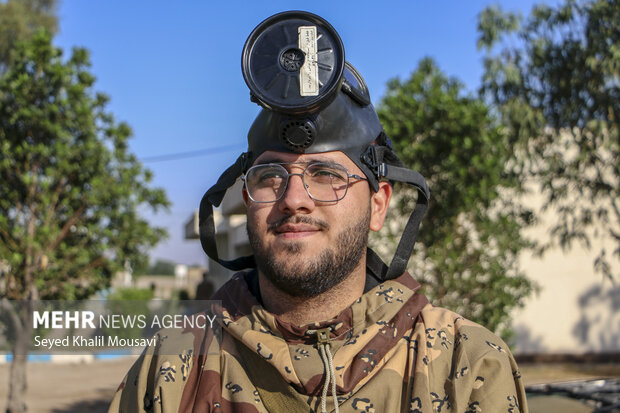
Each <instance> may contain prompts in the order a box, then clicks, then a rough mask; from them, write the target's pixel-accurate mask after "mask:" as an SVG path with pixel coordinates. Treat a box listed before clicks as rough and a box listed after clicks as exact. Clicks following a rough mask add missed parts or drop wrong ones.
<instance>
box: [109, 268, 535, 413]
mask: <svg viewBox="0 0 620 413" xmlns="http://www.w3.org/2000/svg"><path fill="white" fill-rule="evenodd" d="M419 288H420V285H419V284H418V283H417V282H416V281H415V280H414V279H413V278H412V277H411V276H410V275H409V274H407V273H405V274H403V275H402V276H400V277H399V278H397V279H394V280H390V281H387V282H384V283H382V284H379V285H376V286H375V287H374V288H371V289H370V290H368V291H366V292H365V293H364V294H363V295H362V296H361V297H360V298H359V299H358V300H357V301H355V302H354V303H353V304H352V305H351V306H349V307H348V308H347V309H345V310H344V311H343V312H341V313H340V314H339V315H338V316H337V317H336V318H335V319H333V320H329V321H326V322H321V323H315V324H312V325H309V326H303V327H299V326H294V325H290V324H287V323H285V322H282V321H281V320H279V319H278V318H277V317H276V316H274V315H273V314H271V313H269V312H268V311H266V310H265V309H264V308H263V307H262V306H261V305H260V304H259V302H258V301H257V300H256V298H255V297H254V295H252V293H251V292H250V289H249V287H248V282H247V281H246V277H245V276H244V274H242V273H239V274H237V275H235V276H234V277H233V278H232V279H231V280H230V281H229V282H228V283H227V284H226V285H225V286H224V287H223V288H222V289H221V290H220V291H219V292H218V293H217V294H216V296H215V299H219V300H221V303H222V304H221V305H222V307H221V310H222V312H221V317H222V324H223V328H222V330H221V333H219V334H218V333H214V332H213V330H208V331H206V332H203V334H202V335H200V334H184V335H183V334H177V336H174V337H167V336H164V337H163V338H166V340H163V339H162V340H161V341H160V344H158V346H159V347H158V348H157V349H155V351H154V352H145V353H143V355H142V356H141V357H140V358H139V359H138V360H137V361H136V363H135V364H134V366H133V367H132V368H131V369H130V371H129V372H128V373H127V375H126V377H125V379H124V380H123V382H122V383H121V385H120V387H119V389H118V391H117V393H116V395H115V397H114V400H113V401H112V404H111V406H110V409H109V413H118V412H123V413H138V412H144V411H146V412H157V413H160V412H161V413H173V412H194V413H206V412H244V413H245V412H247V413H254V412H261V413H262V412H267V411H268V410H267V408H266V407H265V405H264V403H263V398H262V396H261V395H263V394H264V393H261V391H260V390H261V386H257V385H255V384H253V380H252V379H251V378H250V377H256V373H257V372H254V376H253V375H252V374H249V375H248V373H247V372H246V370H247V368H248V367H247V365H248V363H247V359H246V360H244V353H247V351H248V350H247V349H250V350H251V351H253V352H254V353H255V354H257V355H258V356H260V358H259V360H258V362H259V363H261V364H262V365H264V369H261V372H258V374H261V376H260V377H261V381H263V382H264V381H265V380H267V382H268V383H267V386H266V387H269V381H271V382H273V388H276V389H277V388H281V385H282V384H283V383H284V386H285V387H287V388H288V389H290V394H292V395H293V396H292V397H293V398H297V399H298V400H301V401H302V402H303V403H304V407H305V405H307V410H305V411H308V412H319V411H321V402H322V401H323V400H324V399H325V397H323V398H322V388H323V384H324V381H325V378H326V376H327V373H325V370H326V368H325V367H324V363H323V358H322V357H321V355H320V354H319V351H317V336H316V334H312V332H316V331H317V330H319V329H321V328H330V331H331V333H330V339H329V342H330V348H331V353H332V354H333V366H334V370H333V371H335V377H336V385H337V386H336V392H337V400H338V404H339V411H340V412H343V413H346V412H376V413H383V412H411V413H413V412H419V413H427V412H428V413H430V412H437V413H439V412H441V413H449V412H450V413H452V412H458V413H463V412H467V413H474V412H483V413H499V412H506V413H517V412H527V407H526V400H525V392H524V389H523V384H522V382H521V376H520V374H519V371H518V369H517V365H516V363H515V361H514V359H513V357H512V355H511V354H510V351H509V349H508V347H507V346H506V344H504V343H503V342H502V340H501V339H499V338H498V337H497V336H495V335H494V334H493V333H491V332H489V331H488V330H487V329H485V328H483V327H481V326H480V325H478V324H475V323H473V322H471V321H468V320H466V319H464V318H463V317H460V316H459V315H457V314H455V313H453V312H451V311H448V310H445V309H442V308H438V307H434V306H432V305H430V304H429V303H428V300H427V299H426V297H424V296H423V295H421V294H419V293H417V290H418V289H419ZM166 346H173V347H169V348H166ZM239 346H246V347H247V349H246V350H243V351H241V352H240V351H239ZM254 382H256V381H254ZM278 386H280V387H278ZM263 387H264V386H263ZM329 394H330V397H327V398H326V400H324V402H325V403H326V405H327V410H328V411H333V410H334V402H333V397H331V394H332V393H331V390H330V393H329ZM278 410H280V409H278ZM296 410H297V409H296ZM299 410H301V409H299ZM272 411H273V410H272Z"/></svg>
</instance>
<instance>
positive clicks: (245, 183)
mask: <svg viewBox="0 0 620 413" xmlns="http://www.w3.org/2000/svg"><path fill="white" fill-rule="evenodd" d="M321 164H324V165H328V166H332V167H333V166H337V167H342V169H343V170H344V171H345V172H346V174H347V184H346V188H345V190H344V194H343V195H342V196H341V197H340V198H338V199H334V200H330V201H323V200H320V199H316V198H315V197H314V196H312V194H311V193H310V191H309V189H308V188H309V185H308V184H306V180H305V179H304V176H305V173H306V171H307V170H308V168H309V167H311V166H314V165H321ZM284 165H306V167H305V168H304V170H303V171H302V172H301V173H291V172H289V171H288V170H287V169H286V168H284ZM264 166H282V167H283V169H284V170H285V171H286V182H285V183H284V190H283V191H282V192H281V194H280V196H279V197H278V198H276V199H274V200H273V201H257V200H255V199H254V198H252V195H251V194H250V191H249V190H247V181H246V176H247V175H248V172H250V171H251V170H252V169H254V168H259V167H264ZM291 176H299V177H300V178H301V182H302V183H303V184H304V189H305V190H306V194H308V196H309V197H310V199H312V200H313V201H316V202H323V203H330V202H338V201H341V200H343V199H344V197H345V196H347V192H348V191H349V185H350V184H351V182H350V181H349V180H350V179H351V178H354V179H357V180H359V181H368V178H365V177H363V176H360V175H358V174H350V173H349V170H348V169H347V168H346V167H345V166H344V165H342V164H339V163H337V162H323V161H318V162H317V161H311V162H269V163H263V164H258V165H254V166H251V167H250V168H248V170H247V171H246V172H245V173H244V174H243V175H242V176H241V180H242V181H243V185H244V187H245V188H246V191H247V194H248V197H249V198H250V200H252V202H256V203H258V204H270V203H272V202H278V201H279V200H281V199H282V198H283V197H284V194H285V193H286V191H287V190H288V183H289V180H290V178H291ZM353 183H354V182H353Z"/></svg>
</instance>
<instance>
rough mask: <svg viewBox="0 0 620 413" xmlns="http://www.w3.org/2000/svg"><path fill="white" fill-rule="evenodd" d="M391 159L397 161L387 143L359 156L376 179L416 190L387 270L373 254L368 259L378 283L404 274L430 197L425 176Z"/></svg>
mask: <svg viewBox="0 0 620 413" xmlns="http://www.w3.org/2000/svg"><path fill="white" fill-rule="evenodd" d="M393 158H396V159H398V158H397V157H396V154H395V153H394V152H393V150H392V148H391V145H390V144H389V140H388V141H387V145H381V146H379V145H371V146H369V147H368V149H367V150H366V152H365V153H364V155H363V156H362V161H363V162H365V163H366V164H367V165H368V167H369V168H370V169H371V170H372V171H373V172H374V173H375V174H376V175H377V178H378V179H379V180H380V179H382V178H385V179H387V180H389V181H392V182H393V181H398V182H403V183H406V184H409V185H411V186H413V187H414V188H415V189H416V190H417V191H418V200H417V202H416V206H415V208H414V210H413V212H412V213H411V215H410V216H409V220H407V224H406V225H405V229H404V230H403V235H402V236H401V238H400V241H399V242H398V246H397V247H396V253H395V254H394V258H392V262H391V263H390V266H389V267H388V268H387V270H386V269H385V268H384V266H381V265H380V264H379V263H378V262H377V260H379V261H380V259H379V257H378V256H377V255H376V254H375V253H374V252H373V253H372V254H369V256H368V257H367V261H368V263H369V265H367V267H369V268H370V267H374V268H371V269H372V270H373V271H372V272H373V273H374V275H375V276H376V277H380V280H381V281H384V280H390V279H393V278H396V277H398V276H399V275H401V274H402V273H403V272H405V269H406V268H407V263H408V262H409V257H411V254H412V253H413V246H414V245H415V241H416V239H417V237H418V231H419V228H420V223H421V222H422V218H423V217H424V214H425V213H426V210H427V209H428V202H429V200H430V198H431V193H430V190H429V188H428V185H427V184H426V180H425V179H424V177H423V176H422V175H421V174H420V173H419V172H416V171H413V170H411V169H408V168H405V167H404V165H403V164H402V162H400V161H399V160H398V161H397V162H394V160H393ZM387 159H389V160H390V163H398V164H399V165H403V166H394V165H391V164H388V163H386V162H385V161H386V160H387ZM369 251H372V250H369Z"/></svg>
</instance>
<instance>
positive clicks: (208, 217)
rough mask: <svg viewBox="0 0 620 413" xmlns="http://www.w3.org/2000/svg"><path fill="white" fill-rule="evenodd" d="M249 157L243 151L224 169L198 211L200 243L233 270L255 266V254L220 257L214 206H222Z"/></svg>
mask: <svg viewBox="0 0 620 413" xmlns="http://www.w3.org/2000/svg"><path fill="white" fill-rule="evenodd" d="M247 159H248V154H247V153H242V154H241V155H240V156H239V158H237V160H236V161H235V163H234V164H233V165H231V166H230V167H229V168H228V169H226V171H224V173H223V174H222V175H221V176H220V178H219V179H218V180H217V182H216V184H215V185H213V186H212V187H211V188H210V189H209V190H208V191H207V192H206V193H205V194H204V196H203V197H202V200H201V201H200V211H199V213H198V218H199V226H198V228H199V232H200V243H201V244H202V249H203V250H204V252H206V253H207V255H208V256H209V257H210V258H211V259H213V260H215V261H217V262H218V263H220V264H221V265H223V266H224V267H226V268H228V269H229V270H233V271H240V270H243V269H245V268H252V267H255V264H254V256H253V255H249V256H245V257H239V258H236V259H234V260H230V261H228V260H223V259H220V257H219V256H218V253H217V244H216V242H215V221H214V219H213V207H214V206H216V207H218V206H220V204H221V203H222V199H224V195H226V191H227V190H228V188H230V187H231V186H233V185H234V184H235V182H236V181H237V178H239V177H240V176H241V175H242V174H243V171H244V170H245V169H246V162H247Z"/></svg>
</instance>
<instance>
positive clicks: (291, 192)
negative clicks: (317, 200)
mask: <svg viewBox="0 0 620 413" xmlns="http://www.w3.org/2000/svg"><path fill="white" fill-rule="evenodd" d="M278 208H279V209H280V211H282V212H285V213H289V214H292V213H297V212H300V211H301V212H306V213H307V212H310V211H312V210H313V209H314V200H313V199H312V198H310V195H308V192H307V191H306V187H305V185H304V182H303V179H302V175H301V174H290V176H289V178H288V185H287V187H286V192H284V195H282V198H281V199H280V200H279V201H278Z"/></svg>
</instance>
